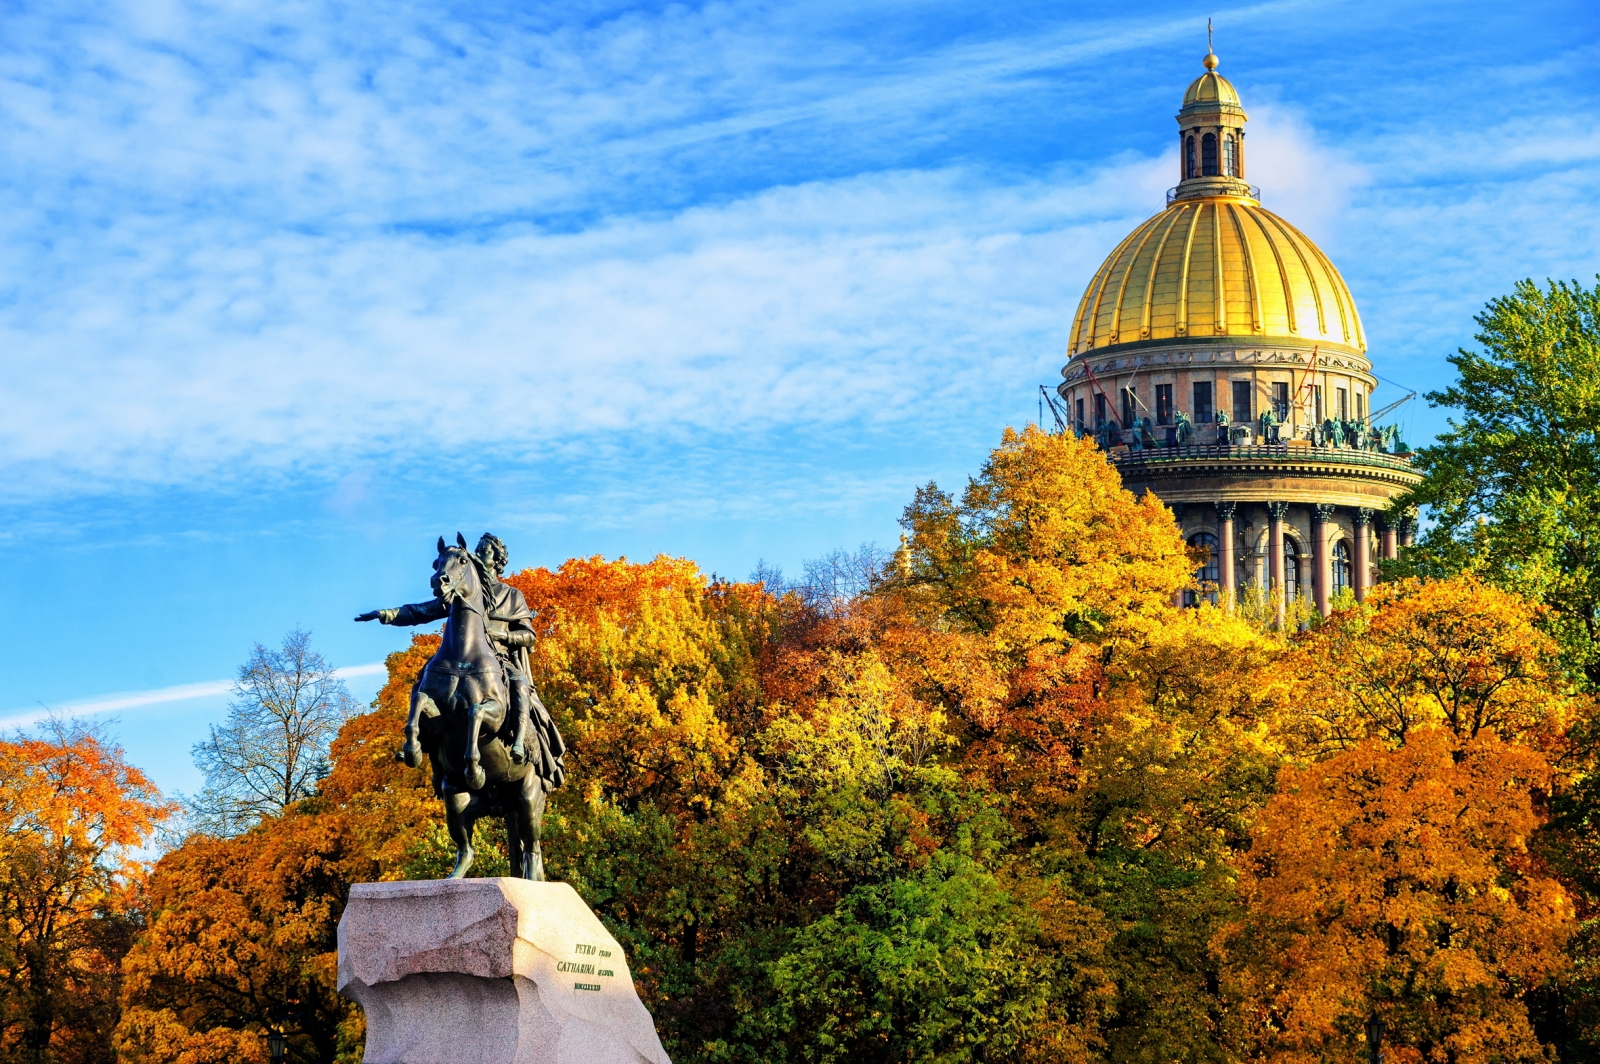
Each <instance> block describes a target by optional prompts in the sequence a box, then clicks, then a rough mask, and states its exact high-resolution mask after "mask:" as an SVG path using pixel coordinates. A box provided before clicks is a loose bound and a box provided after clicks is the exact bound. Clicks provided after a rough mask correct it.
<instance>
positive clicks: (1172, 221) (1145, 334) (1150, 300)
mask: <svg viewBox="0 0 1600 1064" xmlns="http://www.w3.org/2000/svg"><path fill="white" fill-rule="evenodd" d="M1181 214H1182V212H1181V211H1170V210H1169V211H1167V227H1166V228H1165V229H1163V230H1161V242H1160V243H1158V244H1157V245H1156V251H1155V254H1154V255H1152V256H1150V272H1149V274H1147V275H1146V277H1145V281H1144V310H1143V313H1142V316H1141V318H1140V321H1139V338H1140V339H1142V340H1148V339H1149V338H1150V308H1151V307H1152V306H1153V305H1154V304H1155V297H1156V270H1157V268H1158V267H1160V265H1161V253H1162V252H1163V251H1165V250H1166V247H1167V237H1169V236H1171V235H1172V228H1173V226H1175V225H1177V224H1178V218H1179V216H1180V215H1181Z"/></svg>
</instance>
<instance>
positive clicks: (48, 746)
mask: <svg viewBox="0 0 1600 1064" xmlns="http://www.w3.org/2000/svg"><path fill="white" fill-rule="evenodd" d="M171 812H172V808H171V806H170V805H168V803H166V802H164V801H162V799H161V796H160V794H159V793H158V792H157V791H156V789H155V787H154V786H152V785H151V783H150V781H149V780H148V779H147V778H145V776H144V775H143V774H142V773H141V772H139V770H138V769H136V768H133V767H132V766H130V765H129V764H128V763H127V762H126V761H125V760H124V759H123V754H122V750H121V749H120V748H118V747H117V746H115V745H113V744H112V743H110V742H109V741H108V740H107V739H106V738H105V737H104V736H103V735H102V734H99V733H97V732H96V731H94V730H92V729H90V728H87V727H85V726H83V725H81V724H76V723H68V722H64V721H60V720H51V721H48V722H46V724H45V726H44V728H43V730H42V734H40V735H37V736H18V737H15V738H12V739H7V740H4V741H0V1059H4V1060H5V1061H7V1062H17V1064H47V1062H48V1064H109V1062H110V1061H111V1060H113V1059H114V1054H113V1052H112V1048H111V1044H110V1039H109V1034H110V1030H111V1028H112V1026H113V1025H114V1024H115V1022H116V1002H117V992H118V983H119V971H118V965H119V964H120V962H121V960H122V956H123V954H124V953H126V952H127V950H128V947H129V945H130V943H131V941H132V939H133V937H134V935H136V934H137V933H138V931H139V928H140V924H141V921H142V916H143V899H142V896H141V890H142V885H143V868H142V867H141V866H140V865H139V864H138V863H137V861H136V860H135V856H134V852H135V851H136V850H137V849H138V848H139V847H140V846H142V845H144V844H145V843H146V842H148V840H149V839H150V837H151V835H152V833H153V832H154V831H155V830H156V829H157V828H158V827H159V826H160V825H161V824H162V822H163V821H165V820H166V819H167V817H168V816H169V815H170V814H171Z"/></svg>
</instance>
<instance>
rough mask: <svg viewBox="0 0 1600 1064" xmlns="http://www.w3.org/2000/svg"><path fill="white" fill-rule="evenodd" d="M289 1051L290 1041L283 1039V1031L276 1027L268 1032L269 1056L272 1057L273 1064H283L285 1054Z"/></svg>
mask: <svg viewBox="0 0 1600 1064" xmlns="http://www.w3.org/2000/svg"><path fill="white" fill-rule="evenodd" d="M288 1051H289V1044H288V1040H287V1039H285V1038H284V1037H283V1032H282V1031H280V1030H279V1029H278V1028H276V1027H274V1028H272V1030H270V1031H268V1032H267V1054H268V1055H269V1056H271V1057H272V1064H283V1057H284V1054H285V1053H287V1052H288Z"/></svg>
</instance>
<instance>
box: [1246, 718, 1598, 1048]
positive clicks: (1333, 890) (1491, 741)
mask: <svg viewBox="0 0 1600 1064" xmlns="http://www.w3.org/2000/svg"><path fill="white" fill-rule="evenodd" d="M1549 783H1550V769H1549V766H1548V765H1547V763H1546V762H1545V759H1544V758H1543V756H1541V755H1540V754H1539V753H1538V752H1537V751H1535V750H1530V749H1528V748H1526V747H1522V746H1517V745H1513V744H1509V743H1505V742H1503V741H1501V740H1500V739H1499V738H1498V737H1497V736H1496V735H1494V734H1493V733H1492V732H1488V733H1483V734H1481V735H1479V736H1478V737H1476V738H1473V739H1469V740H1466V741H1464V742H1463V741H1462V740H1461V739H1459V738H1458V737H1457V736H1456V735H1455V734H1453V733H1452V732H1451V731H1450V730H1449V729H1446V728H1442V727H1438V726H1424V727H1420V728H1416V729H1413V730H1412V731H1411V732H1410V733H1409V735H1408V737H1407V740H1406V742H1405V744H1404V745H1403V746H1398V747H1396V748H1390V747H1388V746H1385V745H1384V744H1383V743H1380V742H1378V741H1374V740H1368V741H1364V742H1361V743H1358V744H1356V745H1355V746H1354V747H1352V748H1351V749H1349V750H1346V751H1344V752H1342V753H1340V754H1338V755H1336V756H1334V757H1332V758H1329V759H1328V760H1326V761H1323V762H1319V763H1317V764H1314V765H1311V766H1308V767H1306V768H1304V769H1289V770H1286V771H1285V772H1284V774H1283V778H1282V780H1281V783H1280V788H1281V789H1280V793H1279V795H1278V797H1277V798H1276V799H1274V800H1273V802H1272V803H1271V804H1270V805H1269V806H1268V807H1267V810H1266V812H1265V814H1264V815H1263V817H1262V819H1261V823H1260V824H1259V825H1258V827H1257V829H1256V833H1255V845H1254V847H1253V848H1252V849H1251V851H1250V857H1249V860H1248V862H1247V864H1246V866H1245V867H1246V874H1247V883H1248V889H1249V894H1250V897H1251V901H1252V902H1253V904H1254V909H1255V916H1256V918H1255V919H1254V920H1252V921H1251V922H1250V923H1249V924H1248V925H1247V930H1246V932H1245V935H1246V939H1245V940H1244V941H1241V942H1239V943H1237V944H1236V946H1237V948H1243V949H1246V950H1247V951H1248V952H1249V953H1250V955H1251V956H1252V957H1253V958H1254V960H1255V964H1254V965H1253V966H1252V968H1251V969H1250V974H1249V975H1248V976H1247V977H1246V983H1247V986H1246V991H1247V994H1248V996H1249V997H1250V999H1251V1000H1252V1001H1253V1002H1254V1003H1255V1008H1254V1009H1252V1010H1250V1011H1249V1012H1247V1013H1246V1017H1247V1021H1248V1022H1246V1023H1244V1024H1243V1025H1242V1029H1241V1033H1242V1035H1243V1036H1244V1040H1245V1041H1246V1042H1254V1043H1257V1044H1258V1045H1260V1046H1261V1048H1262V1049H1263V1050H1264V1051H1265V1053H1266V1055H1267V1056H1269V1057H1270V1058H1272V1059H1274V1060H1283V1061H1307V1062H1310V1061H1324V1060H1328V1059H1330V1058H1340V1057H1342V1058H1345V1059H1352V1058H1354V1057H1355V1056H1356V1055H1357V1054H1359V1053H1360V1052H1361V1051H1362V1050H1361V1039H1362V1030H1363V1025H1364V1024H1365V1022H1366V1021H1367V1020H1368V1018H1369V1017H1372V1016H1376V1017H1378V1018H1379V1019H1380V1020H1381V1021H1382V1022H1383V1023H1384V1025H1385V1027H1386V1028H1387V1034H1386V1038H1387V1041H1388V1047H1389V1048H1388V1049H1387V1050H1386V1052H1387V1054H1388V1056H1387V1059H1389V1060H1392V1061H1397V1062H1401V1064H1409V1062H1412V1061H1418V1062H1420V1061H1428V1062H1441V1064H1442V1062H1447V1061H1448V1062H1451V1064H1457V1062H1459V1064H1473V1062H1485V1064H1487V1062H1489V1061H1507V1060H1528V1061H1536V1060H1544V1059H1546V1058H1547V1053H1546V1050H1545V1048H1544V1047H1543V1046H1542V1045H1541V1044H1540V1042H1539V1039H1538V1038H1537V1037H1536V1036H1535V1034H1534V1031H1533V1029H1532V1027H1531V1025H1530V1023H1529V1020H1528V1012H1527V1007H1526V1004H1525V1002H1524V1001H1523V1000H1522V999H1523V996H1524V995H1525V994H1526V992H1527V991H1528V990H1530V989H1532V988H1535V987H1538V986H1540V985H1541V984H1543V983H1545V982H1546V981H1548V980H1549V979H1550V978H1552V977H1553V976H1555V975H1556V974H1558V973H1559V972H1560V971H1561V970H1562V968H1563V967H1564V964H1565V957H1564V955H1563V952H1562V947H1563V946H1564V945H1565V943H1566V940H1567V939H1568V937H1569V936H1570V935H1571V934H1572V931H1573V929H1574V919H1573V915H1574V914H1573V908H1572V903H1571V900H1570V899H1569V897H1568V895H1567V893H1566V891H1565V890H1564V889H1563V888H1562V886H1561V885H1560V884H1559V883H1558V882H1557V881H1556V880H1555V879H1554V878H1552V877H1551V876H1550V875H1549V874H1548V873H1546V872H1544V871H1543V870H1542V869H1541V866H1540V864H1539V862H1538V861H1536V860H1535V859H1534V858H1533V857H1532V856H1531V855H1530V853H1529V850H1528V840H1529V838H1530V837H1531V836H1532V835H1533V834H1534V832H1535V830H1536V829H1537V828H1538V827H1539V825H1540V823H1541V815H1540V813H1539V811H1538V809H1537V808H1536V806H1535V803H1534V799H1533V794H1535V793H1538V792H1540V791H1543V790H1545V789H1546V788H1548V786H1549Z"/></svg>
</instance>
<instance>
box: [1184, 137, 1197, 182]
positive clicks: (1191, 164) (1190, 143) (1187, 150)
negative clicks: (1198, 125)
mask: <svg viewBox="0 0 1600 1064" xmlns="http://www.w3.org/2000/svg"><path fill="white" fill-rule="evenodd" d="M1183 176H1184V177H1199V176H1200V168H1199V167H1198V166H1197V165H1195V161H1194V136H1193V135H1190V136H1189V137H1186V138H1185V139H1184V142H1183Z"/></svg>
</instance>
